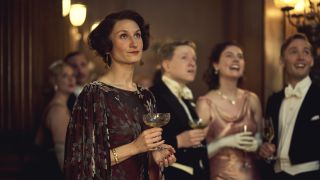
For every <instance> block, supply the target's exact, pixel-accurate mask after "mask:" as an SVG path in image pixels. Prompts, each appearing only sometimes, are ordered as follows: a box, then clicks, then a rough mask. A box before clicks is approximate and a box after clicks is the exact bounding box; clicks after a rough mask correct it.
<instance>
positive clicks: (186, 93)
mask: <svg viewBox="0 0 320 180" xmlns="http://www.w3.org/2000/svg"><path fill="white" fill-rule="evenodd" d="M179 95H180V97H181V98H184V99H188V100H191V99H193V95H192V92H191V90H190V89H189V88H187V87H184V88H182V89H180V91H179Z"/></svg>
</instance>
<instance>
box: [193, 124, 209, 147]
mask: <svg viewBox="0 0 320 180" xmlns="http://www.w3.org/2000/svg"><path fill="white" fill-rule="evenodd" d="M188 123H189V126H190V127H191V128H192V129H204V128H206V127H207V126H208V124H207V123H205V122H204V121H203V120H202V119H201V118H199V119H193V120H189V122H188ZM192 147H193V148H200V147H205V146H204V145H203V144H202V143H200V144H198V145H195V146H192Z"/></svg>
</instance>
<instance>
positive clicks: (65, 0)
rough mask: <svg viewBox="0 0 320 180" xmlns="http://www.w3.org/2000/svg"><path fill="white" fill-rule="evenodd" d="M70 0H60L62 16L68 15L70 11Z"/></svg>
mask: <svg viewBox="0 0 320 180" xmlns="http://www.w3.org/2000/svg"><path fill="white" fill-rule="evenodd" d="M70 6H71V0H62V16H63V17H65V16H68V14H69V12H70Z"/></svg>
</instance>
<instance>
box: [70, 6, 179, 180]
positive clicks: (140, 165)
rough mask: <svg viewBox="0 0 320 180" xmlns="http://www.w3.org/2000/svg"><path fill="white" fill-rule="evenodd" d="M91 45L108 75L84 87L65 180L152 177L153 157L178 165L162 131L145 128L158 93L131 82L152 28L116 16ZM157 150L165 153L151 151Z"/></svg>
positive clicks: (130, 14) (133, 16) (128, 14)
mask: <svg viewBox="0 0 320 180" xmlns="http://www.w3.org/2000/svg"><path fill="white" fill-rule="evenodd" d="M89 45H90V46H91V48H92V49H94V50H95V51H96V52H97V53H98V54H99V55H100V56H102V57H103V59H104V61H105V63H106V64H107V66H108V71H107V73H106V74H104V75H103V76H101V78H100V79H98V81H95V82H92V83H90V84H88V85H87V86H86V87H85V88H84V89H83V91H82V92H81V94H80V95H79V97H78V100H77V102H76V104H75V106H74V109H73V112H72V117H71V120H70V123H69V127H68V132H67V139H66V154H65V166H64V168H65V169H64V170H65V171H64V173H65V176H66V179H68V180H70V179H126V180H128V179H134V180H136V179H137V180H144V179H149V177H148V155H150V156H152V157H153V159H154V161H155V162H156V163H157V164H158V165H159V166H165V167H167V166H168V165H170V164H172V163H173V162H175V156H174V155H173V153H174V149H173V148H172V147H171V146H169V145H166V144H164V141H163V140H162V139H161V133H162V129H161V128H149V129H147V128H145V126H144V125H143V121H142V116H143V114H147V113H152V112H154V110H155V102H154V97H153V95H152V94H151V92H150V91H148V90H147V89H144V88H142V87H139V86H137V85H136V84H135V83H133V80H132V79H133V73H134V66H135V64H136V63H138V62H139V61H140V60H141V56H142V51H143V50H146V49H147V47H148V45H149V26H148V25H147V24H145V23H144V19H143V18H142V17H141V16H140V15H139V14H138V13H136V12H134V11H130V10H124V11H120V12H116V13H112V14H110V15H108V16H107V17H106V18H105V19H104V20H103V21H102V22H101V23H100V24H99V25H98V27H97V28H96V29H95V30H94V31H92V32H91V34H90V35H89ZM157 146H163V147H164V150H161V151H160V150H157V151H152V150H153V149H154V148H155V147H157ZM147 152H150V153H149V154H148V153H147Z"/></svg>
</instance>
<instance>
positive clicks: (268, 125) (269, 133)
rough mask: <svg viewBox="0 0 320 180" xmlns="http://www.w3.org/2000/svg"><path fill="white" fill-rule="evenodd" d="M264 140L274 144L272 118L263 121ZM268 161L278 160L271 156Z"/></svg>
mask: <svg viewBox="0 0 320 180" xmlns="http://www.w3.org/2000/svg"><path fill="white" fill-rule="evenodd" d="M263 138H264V139H265V140H266V141H267V142H268V143H272V140H273V138H274V126H273V122H272V118H271V117H268V118H265V119H264V121H263ZM267 160H268V161H272V160H276V157H275V156H271V157H268V158H267Z"/></svg>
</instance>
